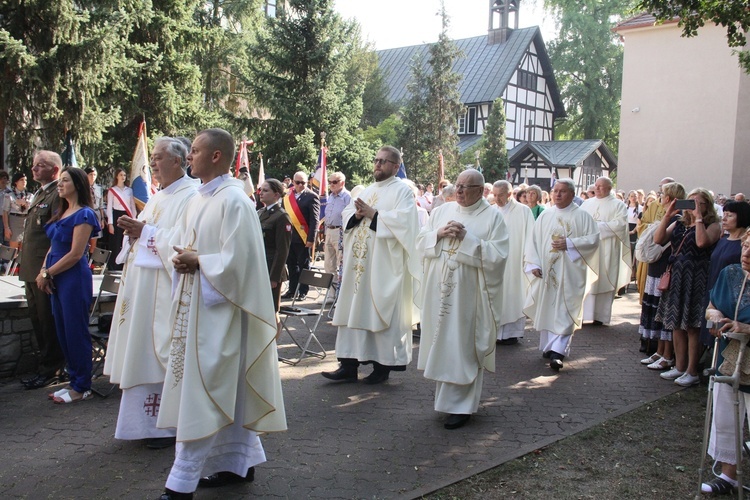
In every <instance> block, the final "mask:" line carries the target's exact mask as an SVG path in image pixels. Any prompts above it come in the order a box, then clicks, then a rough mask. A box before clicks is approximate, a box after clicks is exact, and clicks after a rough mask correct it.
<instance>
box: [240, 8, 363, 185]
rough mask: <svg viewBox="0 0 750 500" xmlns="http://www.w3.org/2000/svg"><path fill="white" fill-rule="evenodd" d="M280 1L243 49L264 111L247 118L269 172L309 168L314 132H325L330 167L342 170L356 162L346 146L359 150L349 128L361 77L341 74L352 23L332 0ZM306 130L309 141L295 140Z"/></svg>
mask: <svg viewBox="0 0 750 500" xmlns="http://www.w3.org/2000/svg"><path fill="white" fill-rule="evenodd" d="M286 5H287V7H286V8H283V9H282V8H280V9H279V10H278V11H277V14H278V15H277V17H276V18H270V19H269V20H268V22H267V26H266V29H264V30H262V31H261V32H260V33H259V36H258V39H257V43H255V44H254V45H253V47H252V49H251V58H250V64H249V65H250V68H251V75H252V77H251V79H250V78H248V79H247V80H246V84H247V85H248V86H250V87H252V89H253V92H254V94H255V96H256V100H257V102H258V103H259V104H260V105H261V106H262V107H263V108H264V110H265V111H266V114H267V115H270V116H269V117H268V118H262V119H257V120H254V126H255V127H256V130H257V134H256V135H257V136H258V138H259V139H258V140H257V141H256V142H257V143H258V144H259V145H260V147H261V148H262V150H263V152H264V157H265V158H267V159H268V160H269V164H270V167H269V171H270V172H272V173H273V172H274V171H276V172H279V173H281V172H283V173H291V171H292V170H296V169H304V170H307V171H310V170H311V169H312V168H313V166H314V165H315V162H316V155H315V154H310V152H311V151H314V150H315V146H316V145H317V141H318V140H319V137H320V132H326V134H327V137H326V142H327V143H328V148H329V161H330V163H331V167H333V168H337V169H340V170H343V171H345V172H347V171H348V170H351V169H352V168H357V167H360V165H354V164H353V161H352V159H351V158H350V157H348V156H347V155H348V154H350V153H351V150H350V148H354V149H355V150H357V151H361V148H360V146H361V144H360V143H359V139H358V138H357V137H356V134H355V130H356V129H357V127H358V126H359V122H360V117H361V116H362V90H363V83H362V82H352V81H348V80H347V75H348V71H349V70H350V68H351V64H352V56H353V52H354V49H355V44H356V43H357V42H356V41H357V39H358V37H357V31H356V27H355V25H354V24H352V23H350V22H347V21H344V20H343V19H342V18H341V16H340V15H339V14H337V13H336V12H335V11H334V10H333V1H332V0H290V1H289V2H287V4H286ZM353 40H354V42H353ZM308 130H309V131H312V132H313V135H312V137H314V139H313V141H314V142H312V143H311V144H309V146H310V147H307V146H308V145H305V144H299V143H298V141H300V140H304V141H307V140H309V135H308V134H306V131H308ZM311 148H312V149H311ZM361 162H362V158H357V159H356V163H358V164H361ZM279 169H283V170H279Z"/></svg>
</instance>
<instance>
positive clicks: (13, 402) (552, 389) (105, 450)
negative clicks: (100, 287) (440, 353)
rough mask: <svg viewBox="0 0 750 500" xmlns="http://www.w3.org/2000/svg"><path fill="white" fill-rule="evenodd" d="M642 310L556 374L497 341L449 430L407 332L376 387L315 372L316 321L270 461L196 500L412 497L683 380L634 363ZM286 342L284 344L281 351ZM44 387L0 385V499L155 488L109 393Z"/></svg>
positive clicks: (167, 453) (160, 454)
mask: <svg viewBox="0 0 750 500" xmlns="http://www.w3.org/2000/svg"><path fill="white" fill-rule="evenodd" d="M639 314H640V307H639V306H638V302H637V294H636V293H630V294H628V295H626V296H625V297H623V298H622V299H618V300H616V301H615V306H614V317H613V325H612V326H609V327H593V326H586V327H584V328H583V329H582V330H581V331H579V332H578V333H576V335H575V338H574V339H573V343H572V351H571V356H570V358H569V359H567V360H566V361H565V368H564V369H563V370H562V371H561V372H560V373H559V374H554V373H553V372H552V371H551V370H550V369H549V367H548V366H547V364H546V362H545V360H543V359H542V358H541V355H540V353H539V351H538V350H537V342H538V335H537V334H536V332H533V331H530V332H527V336H526V338H525V339H524V340H523V341H522V342H521V343H519V344H518V345H515V346H507V347H499V348H498V352H497V372H496V373H494V374H490V373H486V374H485V378H484V391H483V395H482V403H481V406H480V409H479V412H478V414H477V415H475V416H474V418H472V420H471V421H470V422H469V424H468V425H467V426H466V427H464V428H462V429H458V430H454V431H447V430H445V429H444V428H443V418H444V416H443V415H440V414H438V413H436V412H435V411H434V410H433V397H434V387H435V386H434V383H433V382H431V381H428V380H426V379H424V378H423V377H422V374H421V372H419V371H417V370H416V357H417V352H418V351H417V347H418V339H415V351H414V360H413V362H412V364H411V365H410V366H409V368H408V370H407V371H406V372H405V373H392V377H391V379H390V380H389V381H388V382H386V383H385V384H382V385H379V386H367V385H364V384H336V383H331V382H328V381H326V380H325V379H324V378H322V377H321V376H320V372H321V371H324V370H332V369H335V367H336V359H335V355H334V353H333V346H334V341H335V329H334V328H333V327H331V326H330V325H327V324H326V325H321V328H320V332H321V333H320V335H319V337H320V340H321V342H322V343H323V345H324V346H325V347H326V349H329V351H328V352H329V356H328V357H327V358H326V359H324V360H319V359H314V358H313V359H305V360H304V361H302V363H300V364H299V365H298V366H288V365H281V375H282V379H283V387H284V396H285V401H286V408H287V416H288V423H289V431H287V432H285V433H280V434H274V435H268V436H265V437H263V438H262V440H263V445H264V447H265V449H266V453H267V455H268V462H266V463H264V464H262V465H260V466H258V467H257V472H256V480H255V482H254V483H252V484H243V485H233V486H231V487H227V488H222V489H221V491H209V490H199V493H198V494H197V495H196V498H206V499H213V498H222V499H223V498H244V497H249V496H252V497H257V498H371V499H372V498H415V497H418V496H421V495H424V494H426V493H429V492H431V491H434V490H436V489H438V488H441V487H443V486H446V485H448V484H451V483H453V482H455V481H458V480H461V479H463V478H466V477H469V476H471V475H474V474H477V473H479V472H481V471H484V470H486V469H489V468H491V467H494V466H497V465H499V464H501V463H503V462H506V461H508V460H511V459H514V458H517V457H519V456H522V455H524V454H526V453H528V452H530V451H533V450H535V449H538V448H540V447H542V446H545V445H548V444H550V443H552V442H554V441H557V440H559V439H561V438H564V437H566V436H569V435H571V434H575V433H577V432H579V431H581V430H584V429H587V428H589V427H592V426H594V425H596V424H599V423H601V422H603V421H605V420H607V419H611V418H613V417H615V416H618V415H620V414H622V413H625V412H627V411H630V410H632V409H634V408H637V407H639V406H641V405H643V404H644V403H646V402H649V401H652V400H655V399H659V398H662V397H664V396H666V395H668V394H672V393H674V392H676V391H677V390H679V389H680V388H679V387H678V386H676V385H675V384H673V383H670V382H666V381H663V380H661V379H660V378H659V376H658V373H657V372H653V371H649V370H646V369H645V368H644V367H643V366H642V365H640V364H639V363H638V360H639V359H640V358H641V357H643V356H642V355H641V353H639V352H638V346H639V344H638V339H637V323H638V318H639ZM287 341H288V338H286V337H282V340H281V352H282V354H285V355H292V354H293V353H292V352H291V351H290V350H289V349H288V347H287V346H288V344H287ZM369 370H370V369H369V368H368V367H364V370H363V371H361V372H360V376H363V375H366V374H367V373H368V372H369ZM107 385H108V384H107V381H106V379H100V380H97V381H96V382H95V386H96V387H99V388H106V387H107ZM46 392H48V391H45V390H39V391H24V390H22V388H21V386H20V384H19V383H18V381H17V380H16V379H5V380H4V381H2V382H0V405H2V411H0V432H1V433H2V441H1V442H2V447H3V448H4V450H3V451H4V452H3V456H4V457H5V458H4V459H2V465H1V466H0V496H1V497H2V498H54V499H67V498H76V499H110V498H112V499H115V498H118V499H119V498H133V499H150V498H157V497H158V496H159V494H160V493H161V491H162V489H163V485H164V481H165V479H166V476H167V473H168V471H169V468H170V466H171V464H172V458H173V453H174V452H173V449H166V450H159V451H153V450H148V449H146V448H145V446H143V444H142V443H139V442H123V441H116V440H115V439H114V437H113V434H114V427H115V421H116V417H117V409H118V405H119V395H120V393H119V391H118V390H115V391H114V392H113V393H112V395H111V396H110V397H108V398H106V399H102V398H100V397H96V398H95V399H93V400H90V401H85V402H82V403H79V404H73V405H67V406H58V405H54V404H52V403H51V402H50V401H48V400H47V398H46Z"/></svg>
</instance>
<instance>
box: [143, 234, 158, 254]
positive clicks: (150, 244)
mask: <svg viewBox="0 0 750 500" xmlns="http://www.w3.org/2000/svg"><path fill="white" fill-rule="evenodd" d="M146 246H147V247H148V249H149V250H151V253H152V254H154V255H159V251H158V250H157V249H156V240H155V239H154V237H153V236H152V237H150V238H149V239H148V241H147V242H146Z"/></svg>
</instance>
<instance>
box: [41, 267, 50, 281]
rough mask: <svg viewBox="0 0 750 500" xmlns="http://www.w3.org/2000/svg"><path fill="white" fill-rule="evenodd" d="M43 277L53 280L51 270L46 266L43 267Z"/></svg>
mask: <svg viewBox="0 0 750 500" xmlns="http://www.w3.org/2000/svg"><path fill="white" fill-rule="evenodd" d="M42 278H44V279H46V280H51V279H52V275H51V274H50V273H49V271H47V268H46V267H45V268H42Z"/></svg>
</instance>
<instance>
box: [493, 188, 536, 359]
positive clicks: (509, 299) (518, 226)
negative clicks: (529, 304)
mask: <svg viewBox="0 0 750 500" xmlns="http://www.w3.org/2000/svg"><path fill="white" fill-rule="evenodd" d="M492 194H493V195H494V197H495V204H496V205H497V208H498V209H499V210H500V213H501V214H502V216H503V221H505V227H506V228H507V230H508V234H510V235H512V236H511V237H510V241H509V243H508V258H507V260H506V262H505V273H504V274H503V284H502V287H503V292H502V294H501V295H502V297H503V303H502V311H501V313H500V324H499V325H498V329H497V344H498V345H513V344H517V343H518V339H519V338H523V333H524V330H525V328H526V315H525V314H524V313H523V304H524V301H525V299H526V292H527V290H528V288H529V277H528V276H527V275H526V273H525V272H524V269H523V256H524V254H525V252H526V245H527V244H528V242H529V241H530V240H531V233H532V230H533V229H534V220H535V219H534V214H533V213H532V212H531V209H530V208H529V207H528V206H526V205H524V204H523V203H519V202H517V201H516V199H515V198H514V197H513V196H512V194H513V186H511V184H510V182H508V181H497V182H495V184H494V185H493V186H492Z"/></svg>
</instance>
